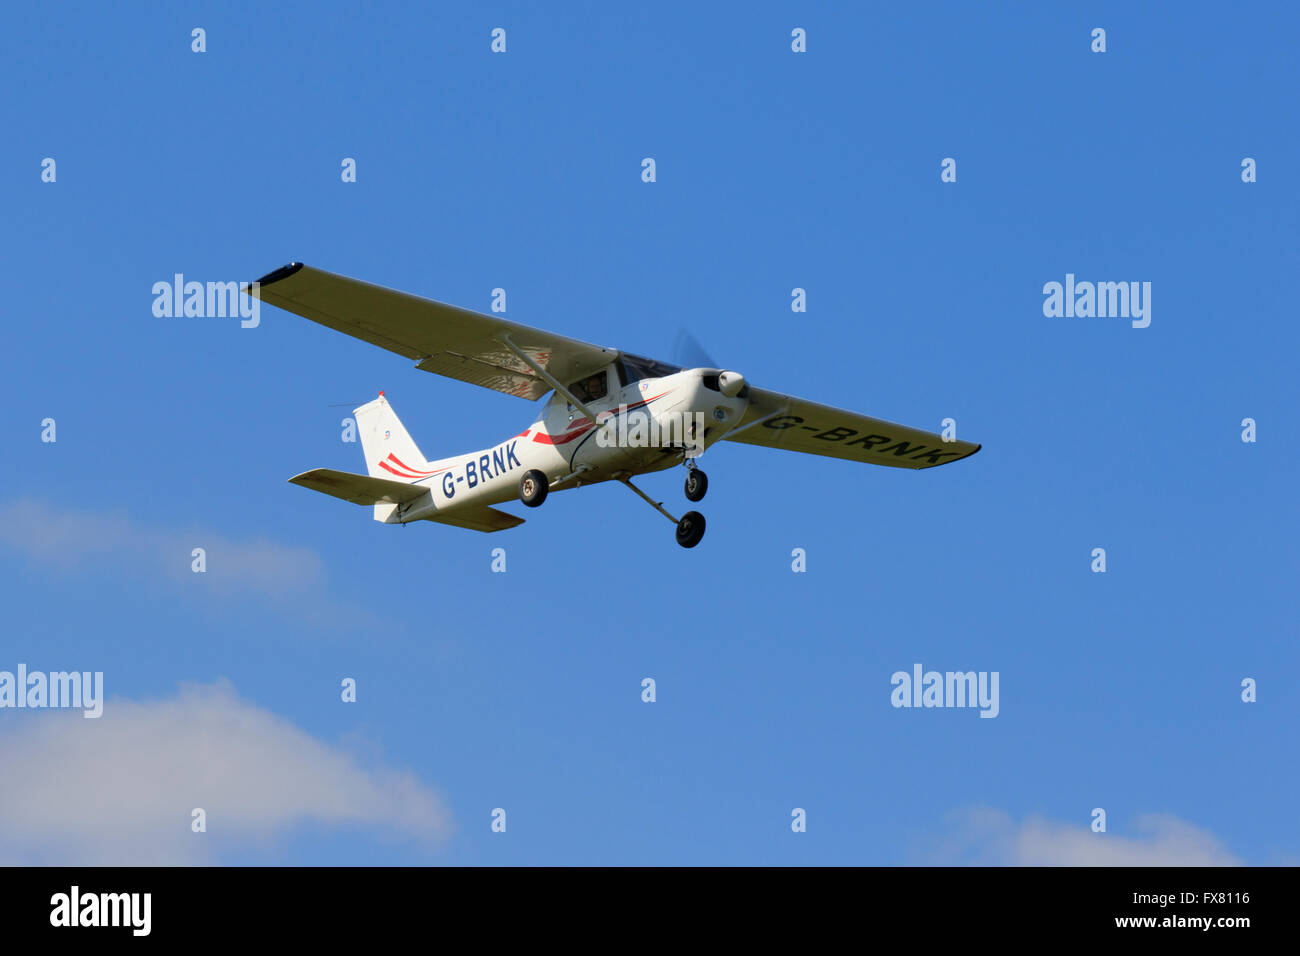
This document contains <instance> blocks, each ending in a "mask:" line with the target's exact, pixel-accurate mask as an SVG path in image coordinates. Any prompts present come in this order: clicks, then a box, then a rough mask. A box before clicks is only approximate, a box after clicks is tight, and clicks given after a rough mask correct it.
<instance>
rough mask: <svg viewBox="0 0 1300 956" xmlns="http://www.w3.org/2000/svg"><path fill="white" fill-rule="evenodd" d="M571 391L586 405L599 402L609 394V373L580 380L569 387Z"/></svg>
mask: <svg viewBox="0 0 1300 956" xmlns="http://www.w3.org/2000/svg"><path fill="white" fill-rule="evenodd" d="M569 391H570V392H572V393H573V395H574V397H575V398H577V399H578V401H580V402H583V403H584V404H585V403H587V402H598V401H600V400H601V399H602V398H604V397H605V396H606V395H608V394H609V373H608V372H597V373H596V374H595V375H588V376H587V377H586V378H584V379H579V380H578V381H576V382H574V383H573V384H572V385H570V386H569Z"/></svg>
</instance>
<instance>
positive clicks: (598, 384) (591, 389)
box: [582, 375, 605, 402]
mask: <svg viewBox="0 0 1300 956" xmlns="http://www.w3.org/2000/svg"><path fill="white" fill-rule="evenodd" d="M582 387H583V388H584V389H585V390H586V392H587V400H588V401H590V402H594V401H596V400H597V399H600V398H604V397H605V381H604V379H603V378H602V377H601V376H600V375H593V376H592V377H591V378H589V379H587V380H586V381H585V382H583V383H582Z"/></svg>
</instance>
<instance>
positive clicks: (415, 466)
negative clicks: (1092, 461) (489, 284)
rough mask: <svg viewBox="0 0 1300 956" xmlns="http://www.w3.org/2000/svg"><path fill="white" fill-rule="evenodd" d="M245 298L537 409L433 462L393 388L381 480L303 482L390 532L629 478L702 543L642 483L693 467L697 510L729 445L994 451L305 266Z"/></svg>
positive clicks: (338, 474) (471, 520)
mask: <svg viewBox="0 0 1300 956" xmlns="http://www.w3.org/2000/svg"><path fill="white" fill-rule="evenodd" d="M243 291H244V292H245V293H247V294H249V295H254V296H257V297H258V298H259V299H260V300H261V301H263V302H268V303H270V304H271V305H274V306H278V307H279V308H281V309H285V310H286V311H289V312H293V313H295V314H297V315H301V316H303V317H304V318H308V319H311V320H312V321H313V322H318V323H320V324H321V325H324V326H328V327H329V328H331V329H335V330H337V331H339V332H344V333H346V334H348V335H351V336H354V337H355V338H358V339H362V340H364V341H366V342H370V343H372V344H374V345H378V346H380V347H382V348H385V349H388V350H389V351H391V352H396V353H397V354H398V355H401V356H402V357H404V358H406V359H409V360H412V361H414V362H415V363H416V364H415V367H416V368H418V369H421V370H423V371H426V372H434V373H437V374H439V375H445V376H447V377H449V378H454V379H458V380H460V381H462V382H469V383H471V384H474V385H481V386H483V387H485V388H491V389H495V390H496V391H498V392H504V393H505V394H507V395H514V396H516V397H518V398H523V399H527V400H529V401H535V400H537V399H539V398H542V397H543V396H545V395H547V394H548V393H549V395H550V398H549V399H548V400H547V401H546V403H545V405H543V406H542V408H541V411H540V412H539V413H538V415H537V418H536V419H535V420H534V421H533V423H532V424H531V425H529V426H528V427H527V428H525V429H524V430H523V431H521V432H519V433H518V434H517V435H514V436H513V437H510V438H507V439H505V440H504V441H501V442H498V443H497V444H495V445H492V446H490V447H488V448H484V449H482V450H479V451H474V452H470V453H468V454H464V455H455V456H452V457H450V458H440V459H437V460H430V459H428V458H426V457H425V456H424V453H423V452H421V451H420V449H419V447H418V446H417V445H416V444H415V442H414V440H412V438H411V436H410V434H409V433H408V432H407V431H406V429H405V428H404V427H403V426H402V423H401V421H399V420H398V418H397V415H396V413H395V412H394V411H393V408H392V406H391V405H390V404H389V403H388V400H387V399H386V398H385V397H384V393H383V392H380V393H379V397H378V398H376V399H374V400H373V401H370V402H367V403H365V404H364V405H362V406H361V407H359V408H357V409H356V411H355V412H354V414H355V416H356V426H357V429H358V432H359V437H360V439H361V448H362V451H363V452H364V454H365V458H366V468H367V470H368V472H369V474H367V475H358V474H352V473H350V472H344V471H335V470H333V469H329V468H315V469H312V470H311V471H305V472H303V473H302V474H300V475H295V476H294V477H292V478H290V479H289V481H290V482H291V483H293V484H295V485H301V486H302V487H304V488H310V489H312V490H313V491H319V492H322V493H324V494H327V495H333V496H334V497H335V498H341V499H343V500H344V501H350V502H353V503H355V504H359V505H371V506H373V507H374V518H375V520H376V521H381V522H384V523H386V524H409V523H410V522H412V521H434V522H440V523H442V524H448V525H454V526H456V527H460V528H469V529H471V530H474V531H484V532H493V531H503V530H505V529H506V528H513V527H516V526H517V525H520V524H523V522H524V519H523V518H520V517H518V516H516V515H513V514H510V513H508V512H505V511H501V510H499V509H497V508H495V507H493V506H494V505H499V504H503V503H505V502H508V501H513V500H518V501H520V502H522V503H523V504H524V505H525V506H527V507H529V508H536V507H538V506H539V505H541V504H542V503H543V502H544V501H545V500H546V497H547V495H548V494H549V493H550V492H552V491H563V490H566V489H570V488H578V487H581V486H583V485H591V484H596V483H598V482H603V481H618V482H620V483H622V484H624V485H626V486H627V487H628V488H629V489H630V490H631V491H633V492H634V493H636V494H637V495H638V496H640V497H641V498H642V499H643V500H645V502H646V503H647V504H649V505H650V506H651V507H652V508H654V509H655V510H656V511H658V512H659V513H660V514H662V515H663V516H664V517H665V518H667V519H668V520H669V521H671V522H672V523H673V524H674V525H676V528H677V531H676V537H677V543H678V544H679V545H681V546H682V547H684V548H693V547H695V546H696V545H697V544H699V543H700V540H701V539H702V538H703V537H704V528H705V522H704V517H703V515H701V514H700V513H699V512H697V511H687V512H686V513H685V514H684V515H682V516H681V517H680V518H677V517H674V516H673V515H672V514H671V513H669V512H668V511H667V510H665V509H664V507H663V502H662V501H658V502H657V501H655V500H653V499H652V498H651V497H650V496H649V495H647V494H646V493H645V492H644V491H642V490H641V489H640V488H638V487H637V486H636V485H635V484H633V482H632V479H633V478H634V477H637V476H640V475H644V474H649V473H651V472H656V471H663V470H664V469H667V468H672V467H674V466H676V465H678V464H681V465H684V466H685V467H686V481H685V493H686V498H687V500H689V501H691V502H698V501H700V500H701V499H702V498H703V497H704V495H705V492H706V491H707V490H708V486H709V484H708V476H707V475H705V473H704V471H703V470H702V469H700V468H699V467H698V465H697V463H696V461H695V459H696V458H698V457H699V456H700V455H701V454H703V452H704V451H705V450H706V449H707V448H709V447H710V446H712V445H714V444H716V443H717V442H719V441H723V440H725V441H735V442H743V443H745V444H749V445H763V446H766V447H769V448H783V449H787V450H790V451H799V452H805V453H808V454H813V455H822V456H826V457H830V458H842V459H847V460H850V461H859V462H866V463H869V464H875V465H887V466H890V467H894V468H911V469H921V468H933V467H935V466H937V465H946V464H951V463H952V462H954V461H960V460H961V459H963V458H968V457H970V456H971V455H973V454H975V453H976V452H977V451H979V450H980V446H979V445H977V444H974V443H971V442H966V441H958V440H956V439H952V438H943V437H941V436H939V435H937V434H934V433H931V432H926V431H920V430H917V429H915V428H907V427H905V426H902V425H895V424H893V423H891V422H886V421H882V420H880V419H876V418H868V417H867V416H865V415H859V414H857V413H855V412H849V411H845V410H843V409H839V408H832V407H830V406H828V405H821V404H818V403H816V402H810V401H807V400H805V399H801V398H794V397H792V396H789V395H783V394H781V393H779V392H772V391H768V390H766V389H762V388H759V387H757V386H755V385H751V384H750V383H749V382H748V381H746V379H745V376H744V375H741V374H740V373H739V372H735V371H731V370H729V369H720V368H703V367H702V368H682V367H680V366H677V365H672V364H669V363H666V362H659V361H655V360H654V359H648V358H643V357H641V356H639V355H633V354H632V353H630V352H624V351H621V350H619V349H613V348H606V347H603V346H599V345H591V344H589V343H587V342H580V341H578V340H576V339H571V338H567V337H565V336H563V335H556V334H555V333H552V332H544V331H542V330H540V329H534V328H529V327H528V326H525V325H519V324H517V323H514V322H510V321H507V320H506V319H503V318H500V317H497V316H490V315H484V314H481V313H478V312H471V311H468V310H466V309H461V308H457V307H456V306H452V305H444V304H443V303H441V302H434V301H432V300H430V299H424V298H420V297H418V296H413V295H408V294H406V293H403V292H397V291H394V290H392V289H386V288H383V287H381V286H376V285H371V284H369V283H367V282H361V281H359V280H357V279H349V278H347V277H345V276H341V275H336V274H334V273H331V272H325V271H323V270H321V269H314V268H312V267H311V266H307V265H304V264H302V263H301V262H292V263H290V264H289V265H286V266H283V267H281V268H279V269H276V270H274V271H273V272H270V273H268V274H267V275H265V276H263V277H262V278H261V279H259V280H258V281H257V283H255V284H253V285H250V286H245V287H244V290H243Z"/></svg>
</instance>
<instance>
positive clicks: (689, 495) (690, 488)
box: [686, 468, 709, 548]
mask: <svg viewBox="0 0 1300 956" xmlns="http://www.w3.org/2000/svg"><path fill="white" fill-rule="evenodd" d="M708 490H709V476H708V475H706V474H705V473H704V472H702V471H700V469H698V468H692V469H691V470H690V471H688V472H687V473H686V500H687V501H700V500H701V499H702V498H703V497H704V495H705V493H706V492H707V491H708ZM687 547H688V548H689V547H690V545H687Z"/></svg>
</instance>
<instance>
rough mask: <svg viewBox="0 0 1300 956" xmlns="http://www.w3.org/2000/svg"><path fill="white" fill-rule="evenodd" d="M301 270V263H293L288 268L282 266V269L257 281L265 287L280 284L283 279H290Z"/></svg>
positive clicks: (269, 273)
mask: <svg viewBox="0 0 1300 956" xmlns="http://www.w3.org/2000/svg"><path fill="white" fill-rule="evenodd" d="M301 268H302V263H301V262H291V263H289V264H288V265H287V266H280V268H278V269H275V270H273V271H271V272H268V273H267V274H266V275H264V276H262V278H260V279H258V280H257V284H258V285H259V286H263V285H270V284H271V283H272V282H279V281H280V280H281V279H287V278H289V276H291V275H293V274H294V273H295V272H297V271H298V270H299V269H301Z"/></svg>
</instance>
